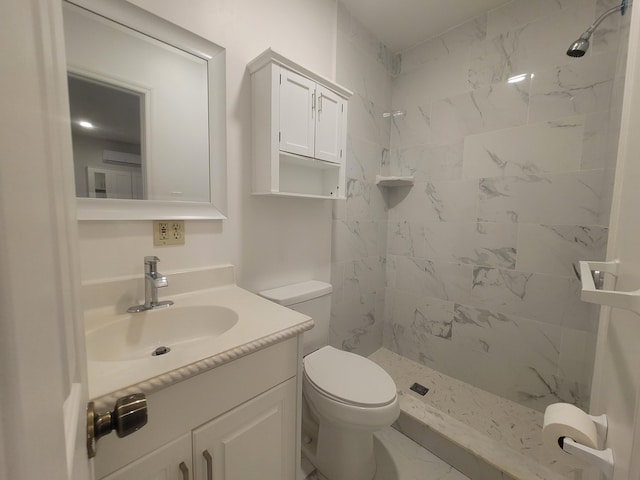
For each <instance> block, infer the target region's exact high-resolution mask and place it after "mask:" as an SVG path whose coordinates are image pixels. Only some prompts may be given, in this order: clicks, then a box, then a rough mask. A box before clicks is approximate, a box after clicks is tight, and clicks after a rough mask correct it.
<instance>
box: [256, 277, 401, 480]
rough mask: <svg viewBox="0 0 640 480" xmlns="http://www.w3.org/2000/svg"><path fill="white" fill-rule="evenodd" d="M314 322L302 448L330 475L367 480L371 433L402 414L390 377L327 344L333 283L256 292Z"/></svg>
mask: <svg viewBox="0 0 640 480" xmlns="http://www.w3.org/2000/svg"><path fill="white" fill-rule="evenodd" d="M260 295H262V296H263V297H265V298H268V299H269V300H272V301H274V302H277V303H279V304H281V305H285V306H287V307H289V308H291V309H293V310H296V311H298V312H300V313H304V314H305V315H309V316H310V317H312V318H313V320H314V322H315V327H314V328H313V329H312V330H310V331H307V332H305V334H304V377H303V384H302V397H303V405H302V452H303V453H304V456H305V457H306V458H307V459H308V460H309V461H310V462H311V463H312V464H313V465H314V466H315V467H316V468H317V469H318V470H319V471H320V473H322V474H323V475H324V476H325V477H326V478H327V479H328V480H371V479H372V478H373V476H374V475H375V472H376V461H375V457H374V453H373V433H374V432H376V431H377V430H380V429H381V428H384V427H387V426H389V425H391V424H392V423H393V422H394V421H395V420H396V419H397V418H398V415H400V405H399V402H398V397H397V395H396V385H395V383H394V381H393V379H392V378H391V377H390V376H389V374H387V372H385V371H384V370H383V369H382V368H381V367H379V366H378V365H376V364H375V363H373V362H372V361H371V360H369V359H367V358H365V357H362V356H360V355H356V354H353V353H349V352H344V351H342V350H338V349H336V348H333V347H330V346H327V343H328V339H329V319H330V314H331V285H329V284H328V283H325V282H319V281H315V280H312V281H308V282H303V283H297V284H294V285H287V286H284V287H280V288H275V289H272V290H265V291H263V292H260Z"/></svg>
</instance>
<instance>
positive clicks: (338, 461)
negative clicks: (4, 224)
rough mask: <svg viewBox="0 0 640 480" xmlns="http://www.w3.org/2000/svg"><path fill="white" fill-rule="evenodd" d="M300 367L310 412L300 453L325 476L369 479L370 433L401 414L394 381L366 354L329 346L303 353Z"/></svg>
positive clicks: (334, 479) (337, 479)
mask: <svg viewBox="0 0 640 480" xmlns="http://www.w3.org/2000/svg"><path fill="white" fill-rule="evenodd" d="M303 371H304V375H303V384H302V396H303V400H304V402H305V406H306V407H307V410H308V411H307V412H306V413H307V415H310V416H311V419H305V420H307V422H306V429H305V430H306V431H305V432H303V433H304V435H305V439H304V440H305V441H304V442H303V447H302V448H303V453H304V454H305V456H306V457H307V458H308V459H309V460H310V461H311V463H312V464H313V465H315V466H316V468H317V469H318V470H319V471H320V472H321V473H322V474H323V475H324V476H325V477H327V478H328V479H329V480H371V479H372V478H373V477H374V475H375V472H376V462H375V456H374V450H373V433H374V432H376V431H378V430H380V429H382V428H384V427H387V426H389V425H391V424H392V423H393V422H394V421H395V420H396V419H397V418H398V415H399V414H400V405H399V402H398V397H397V394H396V386H395V383H394V382H393V380H392V379H391V377H390V376H389V375H388V374H387V373H386V372H385V371H384V370H383V369H382V368H380V367H379V366H378V365H376V364H375V363H373V362H371V361H370V360H368V359H366V358H364V357H361V356H359V355H355V354H353V353H348V352H343V351H341V350H337V349H335V348H333V347H323V348H321V349H320V350H317V351H316V352H314V353H312V354H310V355H308V356H307V357H305V359H304V370H303ZM304 414H305V411H304V410H303V416H304ZM309 425H312V426H311V428H309Z"/></svg>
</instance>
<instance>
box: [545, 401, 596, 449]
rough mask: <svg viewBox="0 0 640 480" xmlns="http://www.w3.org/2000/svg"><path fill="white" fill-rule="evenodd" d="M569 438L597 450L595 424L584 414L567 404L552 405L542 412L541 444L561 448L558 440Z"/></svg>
mask: <svg viewBox="0 0 640 480" xmlns="http://www.w3.org/2000/svg"><path fill="white" fill-rule="evenodd" d="M562 437H569V438H571V439H573V440H574V441H576V442H578V443H580V444H582V445H586V446H587V447H591V448H596V449H597V448H598V433H597V431H596V424H595V423H593V420H591V418H590V417H589V415H587V414H586V413H585V412H583V411H582V410H580V409H579V408H578V407H576V406H574V405H570V404H568V403H554V404H553V405H549V406H548V407H547V409H546V410H545V412H544V424H543V426H542V442H543V443H544V444H545V445H547V446H548V447H549V448H562V446H561V445H560V444H559V443H558V440H559V439H560V438H562Z"/></svg>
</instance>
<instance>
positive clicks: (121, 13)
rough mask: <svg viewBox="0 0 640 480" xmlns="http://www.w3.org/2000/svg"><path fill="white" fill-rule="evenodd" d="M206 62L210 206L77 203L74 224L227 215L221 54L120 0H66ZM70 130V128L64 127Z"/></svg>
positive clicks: (148, 202)
mask: <svg viewBox="0 0 640 480" xmlns="http://www.w3.org/2000/svg"><path fill="white" fill-rule="evenodd" d="M65 2H66V3H69V4H71V5H76V6H78V7H80V8H84V9H86V10H89V11H90V12H93V13H96V14H98V15H100V16H103V17H105V18H107V19H109V20H112V21H114V22H116V23H119V24H121V25H123V26H125V27H128V28H131V29H133V30H136V31H138V32H140V33H143V34H145V35H147V36H150V37H153V38H155V39H157V40H160V41H162V42H165V43H168V44H170V45H173V46H175V47H177V48H179V49H181V50H184V51H186V52H189V53H191V54H193V55H195V56H197V57H200V58H202V59H203V60H205V61H206V62H207V69H208V72H207V75H208V82H209V85H208V88H209V174H210V180H209V192H210V198H211V201H210V202H180V201H158V200H120V199H97V198H82V197H79V198H76V200H77V202H76V205H77V213H78V220H158V219H163V220H222V219H225V218H226V216H225V214H226V210H227V158H226V157H227V151H226V150H227V148H226V138H227V131H226V73H225V65H226V62H225V50H224V49H223V48H222V47H219V46H218V45H215V44H214V43H212V42H210V41H208V40H206V39H204V38H202V37H199V36H198V35H196V34H194V33H192V32H190V31H188V30H185V29H183V28H181V27H179V26H177V25H175V24H173V23H171V22H168V21H166V20H164V19H162V18H160V17H158V16H156V15H154V14H152V13H150V12H148V11H146V10H143V9H142V8H140V7H137V6H135V5H132V4H130V3H128V2H126V1H125V0H109V1H104V0H65ZM69 128H71V125H69Z"/></svg>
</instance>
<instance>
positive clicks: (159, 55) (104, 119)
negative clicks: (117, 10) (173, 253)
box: [64, 6, 212, 202]
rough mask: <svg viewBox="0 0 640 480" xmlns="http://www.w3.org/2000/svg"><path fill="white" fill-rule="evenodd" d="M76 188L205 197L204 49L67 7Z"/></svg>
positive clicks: (92, 192) (112, 194)
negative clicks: (190, 48)
mask: <svg viewBox="0 0 640 480" xmlns="http://www.w3.org/2000/svg"><path fill="white" fill-rule="evenodd" d="M64 20H65V40H66V52H67V63H68V72H69V77H68V79H69V100H70V111H71V122H72V138H73V153H74V166H75V176H76V194H77V196H78V197H88V198H107V199H144V200H160V201H181V202H211V201H212V197H211V189H210V179H211V172H210V152H209V146H210V145H209V133H210V130H209V98H208V95H209V92H208V87H209V79H208V65H207V61H208V58H210V57H207V56H206V55H205V56H203V57H201V56H198V55H195V54H193V53H192V52H188V51H185V50H183V49H181V48H177V47H175V46H173V45H171V44H169V43H166V42H164V41H160V40H158V39H157V38H153V37H151V36H148V35H145V34H143V33H141V32H140V31H138V30H134V29H131V28H128V27H126V26H123V25H122V24H120V23H116V22H113V21H111V20H109V19H107V18H105V17H103V16H99V15H96V14H94V13H92V12H89V11H88V10H85V9H82V8H78V7H75V6H69V8H66V9H65V18H64Z"/></svg>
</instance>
